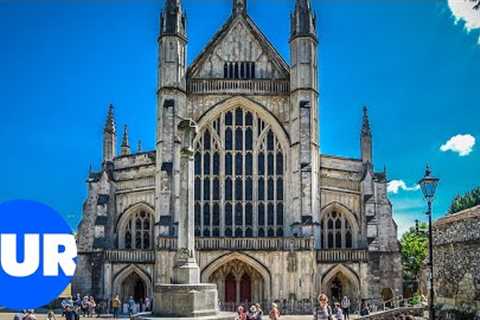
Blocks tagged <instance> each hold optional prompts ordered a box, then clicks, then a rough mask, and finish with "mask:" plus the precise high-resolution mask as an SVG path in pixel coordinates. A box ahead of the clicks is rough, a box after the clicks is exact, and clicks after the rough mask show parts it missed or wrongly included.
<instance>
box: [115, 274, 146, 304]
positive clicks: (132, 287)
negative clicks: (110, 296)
mask: <svg viewBox="0 0 480 320" xmlns="http://www.w3.org/2000/svg"><path fill="white" fill-rule="evenodd" d="M146 296H147V290H146V285H145V283H144V282H143V280H142V279H141V278H140V277H139V276H138V274H136V273H135V272H134V273H132V274H131V275H129V276H128V277H127V278H126V279H125V280H124V281H123V283H122V296H121V298H122V300H123V301H125V300H127V299H128V298H129V297H133V299H134V300H135V302H137V303H139V302H140V301H141V300H145V297H146Z"/></svg>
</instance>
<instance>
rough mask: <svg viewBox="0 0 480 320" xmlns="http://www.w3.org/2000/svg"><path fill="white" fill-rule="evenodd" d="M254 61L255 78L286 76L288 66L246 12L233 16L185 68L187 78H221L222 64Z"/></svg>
mask: <svg viewBox="0 0 480 320" xmlns="http://www.w3.org/2000/svg"><path fill="white" fill-rule="evenodd" d="M230 62H232V63H237V62H238V63H241V62H254V63H255V75H256V78H257V79H289V66H288V64H287V63H286V62H285V60H284V59H283V58H282V57H281V56H280V54H279V53H278V52H277V51H276V50H275V48H274V47H273V46H272V44H271V43H270V42H269V41H268V40H267V38H266V37H265V35H264V34H263V33H262V32H261V31H260V30H259V29H258V27H257V26H256V25H255V23H254V22H253V21H252V20H251V19H250V18H249V17H248V16H247V15H238V16H232V17H231V18H230V19H229V20H228V21H227V22H226V23H225V25H224V26H223V27H222V28H221V29H220V31H218V32H217V34H216V35H215V36H214V37H213V39H212V40H211V41H210V43H209V44H208V45H207V47H206V48H205V49H204V50H203V51H202V53H201V54H200V55H199V56H198V57H197V58H196V59H195V61H194V62H193V63H192V65H191V66H190V67H189V69H188V74H187V76H188V78H189V79H212V78H214V79H221V78H224V68H225V63H230Z"/></svg>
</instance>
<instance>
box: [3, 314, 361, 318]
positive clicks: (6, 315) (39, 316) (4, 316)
mask: <svg viewBox="0 0 480 320" xmlns="http://www.w3.org/2000/svg"><path fill="white" fill-rule="evenodd" d="M13 316H14V314H13V313H0V320H13ZM56 316H57V320H64V318H62V317H61V316H60V315H58V314H57V315H56ZM35 317H36V318H37V320H46V319H47V316H46V315H45V314H35ZM80 319H82V320H96V319H98V320H105V318H84V317H81V318H80ZM124 319H127V318H124ZM281 319H282V320H284V319H285V320H312V319H313V317H312V316H309V315H307V316H282V317H281ZM350 319H351V320H354V319H358V317H357V316H353V317H350ZM120 320H122V319H120ZM264 320H268V317H264Z"/></svg>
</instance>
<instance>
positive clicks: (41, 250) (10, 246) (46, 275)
mask: <svg viewBox="0 0 480 320" xmlns="http://www.w3.org/2000/svg"><path fill="white" fill-rule="evenodd" d="M0 218H1V219H2V222H1V223H0V283H1V284H2V285H1V289H0V306H3V307H7V308H10V309H30V308H38V307H41V306H44V305H47V304H49V303H50V302H51V301H52V300H54V299H56V298H57V297H58V296H59V295H60V294H61V293H62V292H63V290H65V288H66V287H67V286H68V284H69V283H70V281H71V280H72V277H73V275H74V273H75V268H76V258H77V247H76V244H75V238H74V236H73V234H72V230H71V228H70V227H69V226H68V224H67V223H66V222H65V220H64V219H63V218H62V216H61V215H60V214H59V213H58V212H56V211H55V210H53V209H52V208H50V207H48V206H46V205H44V204H41V203H37V202H33V201H23V200H22V201H9V202H5V203H2V204H0Z"/></svg>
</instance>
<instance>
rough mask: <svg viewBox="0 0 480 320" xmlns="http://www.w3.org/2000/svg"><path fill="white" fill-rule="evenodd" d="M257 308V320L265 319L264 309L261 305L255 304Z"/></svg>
mask: <svg viewBox="0 0 480 320" xmlns="http://www.w3.org/2000/svg"><path fill="white" fill-rule="evenodd" d="M255 308H257V317H256V320H262V317H263V309H262V306H261V305H260V304H259V303H255Z"/></svg>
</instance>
